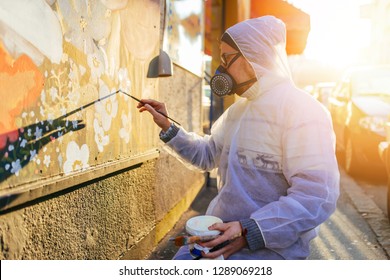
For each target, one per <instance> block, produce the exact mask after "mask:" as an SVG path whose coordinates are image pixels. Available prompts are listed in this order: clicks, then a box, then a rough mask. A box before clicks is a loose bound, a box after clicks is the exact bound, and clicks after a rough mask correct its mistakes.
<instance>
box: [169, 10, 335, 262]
mask: <svg viewBox="0 0 390 280" xmlns="http://www.w3.org/2000/svg"><path fill="white" fill-rule="evenodd" d="M226 32H227V33H228V34H229V35H230V36H231V38H232V39H233V40H234V42H235V43H236V45H237V46H238V47H239V49H240V51H241V53H242V55H243V56H244V57H245V58H246V59H247V61H248V62H249V63H250V64H251V66H252V67H253V69H254V71H255V73H256V77H257V82H256V83H255V84H254V85H253V86H252V87H251V88H250V89H249V90H247V91H246V92H245V93H244V94H243V95H242V96H241V97H242V98H239V100H238V101H237V102H235V103H234V104H233V105H232V106H231V107H229V109H228V110H226V111H225V112H224V113H223V115H222V116H221V117H220V118H219V119H218V120H217V121H216V122H215V124H214V125H213V127H212V129H211V135H206V136H204V137H201V136H199V135H197V134H195V133H189V132H187V131H185V130H184V129H183V128H180V129H178V131H177V133H176V135H175V136H174V137H173V138H171V139H170V140H169V141H168V142H167V146H168V147H169V149H170V150H171V152H173V153H174V154H175V155H176V156H177V157H178V158H179V159H180V160H182V161H183V162H185V163H189V164H191V165H192V166H195V167H196V168H197V169H201V170H205V171H210V170H213V169H214V168H218V195H217V196H216V197H215V198H214V199H213V200H212V202H211V203H210V205H209V207H208V209H207V212H206V214H207V215H213V216H217V217H219V218H221V219H222V220H223V221H225V222H228V221H242V220H247V219H252V220H253V221H254V222H255V223H256V225H257V226H258V229H259V232H261V235H262V239H263V245H262V248H256V249H255V250H253V249H251V246H249V248H244V249H241V250H240V251H238V252H236V253H235V254H233V255H231V256H230V257H229V259H305V258H307V257H308V256H309V254H310V249H309V243H310V240H311V239H313V238H314V237H315V236H316V227H318V226H319V225H320V224H321V223H323V222H324V221H325V220H326V219H328V218H329V216H330V215H331V214H332V213H333V212H334V210H335V208H336V201H337V198H338V196H339V171H338V166H337V161H336V157H335V138H334V133H333V128H332V122H331V119H330V115H329V113H328V112H327V111H326V109H325V108H324V107H323V106H322V105H321V104H320V103H319V102H317V101H316V100H315V99H314V98H312V97H311V96H310V95H309V94H307V93H306V92H304V91H302V90H300V89H298V88H297V87H296V86H295V85H294V83H293V81H292V78H291V74H290V70H289V65H288V61H287V54H286V51H285V47H286V28H285V25H284V23H283V22H282V21H281V20H279V19H277V18H275V17H273V16H264V17H260V18H254V19H249V20H246V21H243V22H240V23H238V24H236V25H234V26H232V27H230V28H229V29H227V30H226ZM252 247H253V246H252ZM254 247H256V246H254ZM175 259H192V257H191V256H190V254H189V251H188V248H187V247H182V248H180V249H179V251H178V253H177V254H176V256H175Z"/></svg>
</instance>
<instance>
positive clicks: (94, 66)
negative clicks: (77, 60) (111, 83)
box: [87, 51, 105, 83]
mask: <svg viewBox="0 0 390 280" xmlns="http://www.w3.org/2000/svg"><path fill="white" fill-rule="evenodd" d="M87 62H88V66H89V68H90V69H91V78H90V79H91V81H92V82H95V83H96V82H97V81H98V80H99V79H100V77H101V76H102V74H103V73H104V69H105V63H104V57H103V55H102V53H101V52H98V51H95V52H93V53H90V54H88V56H87Z"/></svg>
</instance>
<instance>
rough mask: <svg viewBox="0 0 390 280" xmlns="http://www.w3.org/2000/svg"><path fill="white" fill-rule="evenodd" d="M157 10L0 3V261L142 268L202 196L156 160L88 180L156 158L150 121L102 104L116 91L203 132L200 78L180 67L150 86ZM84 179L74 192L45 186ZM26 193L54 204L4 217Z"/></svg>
mask: <svg viewBox="0 0 390 280" xmlns="http://www.w3.org/2000/svg"><path fill="white" fill-rule="evenodd" d="M161 11H162V9H161V5H160V1H159V0H147V1H141V0H117V1H106V0H89V1H84V0H74V1H67V0H47V1H44V0H37V1H28V0H19V1H11V0H9V1H8V0H5V1H1V3H0V100H1V103H0V104H1V105H0V106H1V110H0V198H1V201H0V202H1V203H0V206H1V208H2V209H4V211H2V212H1V213H0V250H1V251H0V258H1V259H118V258H144V257H146V256H147V254H148V252H150V250H151V249H152V248H153V247H154V246H155V245H156V243H157V242H158V241H159V240H160V239H161V238H162V237H163V235H164V234H165V233H166V232H167V231H168V230H169V228H170V227H171V226H172V225H173V224H174V222H175V221H176V220H177V219H178V216H179V215H180V214H181V212H182V211H184V210H185V208H186V206H188V205H189V203H190V202H191V200H192V199H193V197H194V195H195V194H196V193H197V191H198V190H199V189H200V187H201V186H202V184H203V182H204V180H203V175H202V174H199V173H194V172H193V171H190V170H188V169H186V168H185V167H183V165H182V164H181V163H180V162H178V161H177V160H176V159H174V158H172V157H171V156H169V155H168V154H167V153H166V152H164V151H162V152H161V153H160V155H159V157H158V158H155V159H148V160H147V161H146V160H145V161H143V162H141V163H140V164H138V165H135V166H129V167H126V169H125V170H118V169H115V168H114V169H113V170H115V173H112V172H110V169H109V168H108V170H107V172H105V173H104V174H103V175H102V174H101V173H99V174H100V175H99V176H103V177H100V178H98V177H96V176H95V177H94V176H93V174H94V170H95V169H96V170H98V169H99V168H100V169H99V170H102V166H103V167H105V166H108V165H110V166H114V167H115V163H116V162H119V161H120V160H123V159H125V160H126V159H132V158H133V157H141V158H142V155H143V154H144V153H147V152H148V151H150V150H152V151H153V150H157V149H161V148H162V144H161V143H160V142H159V139H158V129H157V128H156V126H155V125H154V123H153V122H152V119H151V117H150V116H149V115H148V114H147V113H143V114H139V113H138V111H137V109H136V104H137V103H136V102H134V101H133V100H132V99H130V98H129V97H128V96H126V95H123V94H120V93H118V94H112V95H110V94H111V93H113V92H115V91H117V90H118V89H122V90H124V91H126V92H128V93H130V94H132V95H134V96H136V97H138V98H155V99H160V100H163V101H165V102H166V103H167V104H168V108H169V112H170V115H171V116H172V117H173V118H175V119H177V120H178V121H180V122H181V123H182V124H183V127H185V128H186V129H188V130H194V131H200V127H201V126H200V109H201V108H200V104H201V101H200V100H201V94H200V92H201V78H199V77H197V76H195V75H193V74H191V73H189V72H188V71H186V70H184V69H182V68H180V67H175V68H174V76H173V77H170V78H164V79H165V80H161V79H155V78H147V72H148V66H149V62H150V61H151V59H152V58H153V57H155V56H156V55H158V53H159V52H158V51H159V48H160V14H161ZM99 99H100V101H98V100H99ZM103 169H104V168H103ZM85 172H89V175H88V176H89V177H88V180H82V181H85V182H84V183H82V184H81V185H77V186H73V187H72V186H70V188H66V189H64V190H62V191H61V192H55V191H53V192H51V191H50V190H47V187H45V186H47V184H48V183H47V182H52V181H53V180H54V181H55V180H57V179H58V178H61V179H64V182H66V180H67V178H70V179H72V178H73V177H75V176H80V177H81V178H82V176H83V174H84V173H85ZM91 174H92V176H91ZM89 179H93V180H92V181H90V180H89ZM32 184H34V186H37V185H39V186H40V187H39V188H38V191H36V193H39V192H42V193H45V192H46V193H52V194H51V195H49V196H44V197H42V198H39V199H38V200H34V201H30V202H28V204H21V205H19V206H17V207H16V208H15V207H14V208H10V209H8V208H7V206H8V205H9V203H11V202H15V201H17V199H18V196H17V194H18V193H19V192H25V193H29V186H31V185H32ZM57 185H58V184H57ZM10 195H13V196H10ZM10 197H12V199H10Z"/></svg>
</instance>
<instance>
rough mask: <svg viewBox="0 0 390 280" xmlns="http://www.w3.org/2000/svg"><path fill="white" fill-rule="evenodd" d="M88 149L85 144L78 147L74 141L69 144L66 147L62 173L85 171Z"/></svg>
mask: <svg viewBox="0 0 390 280" xmlns="http://www.w3.org/2000/svg"><path fill="white" fill-rule="evenodd" d="M88 160H89V148H88V146H87V145H86V144H84V145H82V146H81V147H79V145H78V144H77V143H76V142H75V141H71V142H69V144H68V146H67V147H66V161H65V163H64V173H65V174H69V173H71V172H73V171H79V170H85V169H87V168H88V167H89V165H88Z"/></svg>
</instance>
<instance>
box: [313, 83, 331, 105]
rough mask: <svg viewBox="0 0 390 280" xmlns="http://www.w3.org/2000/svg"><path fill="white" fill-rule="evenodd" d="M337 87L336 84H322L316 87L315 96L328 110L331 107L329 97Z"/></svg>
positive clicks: (314, 89)
mask: <svg viewBox="0 0 390 280" xmlns="http://www.w3.org/2000/svg"><path fill="white" fill-rule="evenodd" d="M335 86H336V83H335V82H321V83H317V84H315V85H314V88H313V93H312V94H313V96H314V98H316V99H317V100H318V101H320V102H321V103H322V104H324V106H325V107H326V108H328V107H329V97H330V93H331V92H332V90H333V88H334V87H335Z"/></svg>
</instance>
